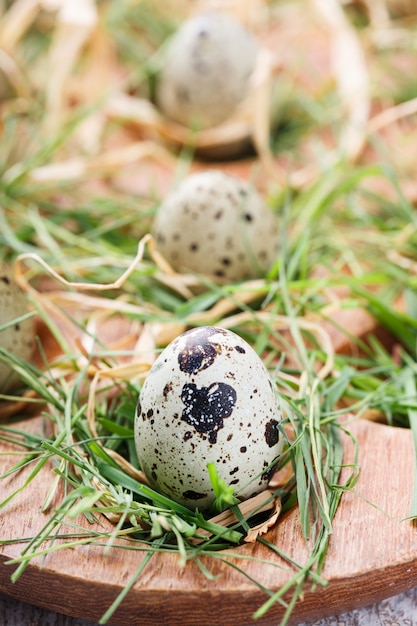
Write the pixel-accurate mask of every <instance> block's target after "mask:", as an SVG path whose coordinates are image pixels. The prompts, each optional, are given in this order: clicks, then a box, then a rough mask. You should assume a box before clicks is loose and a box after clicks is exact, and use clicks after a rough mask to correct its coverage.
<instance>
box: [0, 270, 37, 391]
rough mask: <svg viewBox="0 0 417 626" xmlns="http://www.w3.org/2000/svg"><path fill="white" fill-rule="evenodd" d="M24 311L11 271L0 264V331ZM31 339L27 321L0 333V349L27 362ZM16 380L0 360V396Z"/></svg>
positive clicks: (11, 371) (31, 323)
mask: <svg viewBox="0 0 417 626" xmlns="http://www.w3.org/2000/svg"><path fill="white" fill-rule="evenodd" d="M27 312H28V306H27V302H26V298H25V295H24V293H23V291H22V290H21V289H20V287H19V286H18V285H17V283H16V282H15V280H14V278H13V275H12V270H11V268H10V267H9V266H8V265H7V264H4V263H0V329H1V328H3V327H4V326H7V324H8V323H9V322H12V321H13V320H15V319H17V318H19V317H21V316H22V315H25V313H27ZM34 339H35V330H34V324H33V320H32V319H31V318H28V319H26V320H24V321H22V322H16V323H13V324H12V325H11V326H7V328H4V330H0V347H1V348H3V349H4V350H7V351H8V352H10V353H11V354H13V355H14V356H16V357H18V358H20V359H22V360H24V361H29V360H30V359H31V357H32V353H33V349H34ZM18 381H19V379H18V375H17V374H16V372H14V371H13V370H12V369H11V368H10V367H9V366H8V365H6V364H5V363H2V362H1V361H0V393H5V392H6V391H9V390H10V389H12V388H13V387H15V386H16V385H17V384H18Z"/></svg>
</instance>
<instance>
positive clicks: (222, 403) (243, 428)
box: [135, 326, 283, 511]
mask: <svg viewBox="0 0 417 626" xmlns="http://www.w3.org/2000/svg"><path fill="white" fill-rule="evenodd" d="M281 420H282V412H281V406H280V401H279V398H278V395H277V392H276V389H275V385H274V383H273V381H272V379H271V377H270V375H269V373H268V371H267V369H266V367H265V365H264V364H263V362H262V360H261V359H260V357H259V356H258V355H257V353H256V352H255V350H254V349H253V348H252V347H251V346H250V345H249V344H248V343H247V342H246V341H244V340H243V339H242V338H241V337H240V336H239V335H237V334H235V333H234V332H232V331H229V330H226V329H223V328H217V327H213V326H203V327H198V328H194V329H192V330H189V331H186V332H185V333H183V334H182V335H180V336H178V337H177V338H176V339H174V340H173V341H172V342H171V343H170V344H169V345H168V346H167V347H166V348H165V349H164V351H163V352H162V353H161V354H160V355H159V357H158V359H157V360H156V361H155V363H154V365H153V366H152V368H151V370H150V371H149V373H148V375H147V377H146V379H145V382H144V384H143V387H142V390H141V393H140V398H139V402H138V405H137V412H136V419H135V445H136V450H137V454H138V458H139V461H140V464H141V467H142V469H143V471H144V472H145V474H146V476H147V478H148V480H149V482H150V484H151V486H152V487H153V488H154V489H155V490H157V491H158V492H160V493H163V494H165V495H167V496H169V497H170V498H172V499H173V500H175V501H176V502H178V503H180V504H182V505H184V506H186V507H189V508H191V509H194V508H196V507H198V508H199V510H201V511H205V510H207V509H208V508H209V507H210V505H211V504H212V503H213V501H214V499H215V495H214V492H213V488H212V485H211V481H210V478H209V474H208V470H207V464H208V463H211V462H214V463H215V465H216V469H217V473H218V475H219V477H220V478H222V479H223V480H224V481H225V482H226V484H228V485H233V486H234V488H235V494H236V495H237V497H238V498H240V499H242V500H244V499H247V498H249V497H252V496H253V495H256V494H257V493H260V492H261V491H263V490H264V489H266V487H267V485H268V481H269V479H270V477H271V474H272V473H273V471H274V465H275V464H276V461H277V458H278V457H279V455H280V453H281V451H282V447H283V435H282V434H281V432H280V430H279V424H280V422H281Z"/></svg>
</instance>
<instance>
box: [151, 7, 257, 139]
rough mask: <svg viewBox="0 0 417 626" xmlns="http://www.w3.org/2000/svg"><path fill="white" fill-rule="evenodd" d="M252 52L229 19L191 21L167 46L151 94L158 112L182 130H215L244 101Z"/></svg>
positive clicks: (247, 37)
mask: <svg viewBox="0 0 417 626" xmlns="http://www.w3.org/2000/svg"><path fill="white" fill-rule="evenodd" d="M256 53H257V44H256V42H255V39H254V37H253V36H252V34H251V33H249V31H247V29H246V28H245V27H244V26H243V25H242V24H241V23H240V22H238V21H237V20H235V19H234V18H233V17H232V16H231V15H228V14H226V13H221V12H219V13H217V12H207V13H203V14H198V15H195V16H193V17H192V18H190V19H189V20H187V21H186V22H184V24H183V25H182V27H180V28H179V30H178V31H177V32H176V33H175V34H174V35H173V37H172V39H171V41H170V42H169V45H168V46H167V50H166V57H165V61H164V64H163V66H162V69H161V71H160V73H159V77H158V80H157V85H156V91H155V100H156V105H157V107H158V108H159V109H160V111H161V112H162V113H163V114H164V115H165V116H166V117H167V118H169V119H171V120H173V121H175V122H178V123H180V124H182V125H184V126H187V127H192V128H196V129H205V128H211V127H213V126H217V125H218V124H220V123H222V122H224V121H225V120H226V119H227V118H229V117H230V116H231V115H232V113H233V112H234V110H235V109H236V107H237V106H238V105H239V103H241V102H242V101H243V100H244V99H245V97H246V96H247V94H248V92H249V87H250V77H251V74H252V72H253V70H254V67H255V62H256Z"/></svg>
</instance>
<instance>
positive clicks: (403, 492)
mask: <svg viewBox="0 0 417 626" xmlns="http://www.w3.org/2000/svg"><path fill="white" fill-rule="evenodd" d="M25 427H26V428H30V429H35V430H38V431H39V432H41V430H42V420H41V418H34V419H32V420H28V421H27V422H26V423H25ZM351 429H352V432H354V433H355V435H356V436H357V439H358V442H359V451H360V459H359V461H360V465H361V468H362V472H361V477H360V480H359V482H358V485H357V487H356V489H355V493H351V492H349V493H346V494H345V495H344V497H343V499H342V502H341V505H340V508H339V510H338V512H337V515H336V519H335V523H334V534H333V537H332V541H331V544H330V551H329V553H328V558H327V560H326V565H325V568H324V572H323V575H324V577H325V578H326V579H327V580H328V581H329V584H328V586H327V587H320V588H318V589H317V590H316V591H314V592H312V591H310V590H306V593H305V596H304V600H303V602H301V603H299V604H298V606H297V607H296V608H295V611H294V613H293V618H292V623H299V622H300V621H302V620H311V619H315V618H318V617H325V616H326V615H335V614H340V613H341V612H343V611H346V610H350V609H352V608H355V607H359V606H365V605H367V604H369V603H372V602H375V601H378V600H381V599H383V598H386V597H389V596H392V595H394V594H396V593H399V592H401V591H404V590H406V589H410V588H412V587H413V586H414V585H415V581H416V572H417V530H416V529H415V527H414V526H413V524H412V523H411V522H410V521H407V520H405V519H404V518H406V517H407V515H408V514H409V503H410V497H411V491H412V484H411V483H412V481H411V479H410V474H411V472H410V469H411V468H412V467H413V464H414V453H413V445H412V438H411V432H410V431H409V430H405V429H397V428H391V427H388V426H384V425H381V424H375V423H371V422H367V421H364V420H360V421H357V422H356V423H355V424H353V425H352V427H351ZM1 451H2V452H3V454H1V456H0V473H1V474H3V472H4V471H5V470H6V469H7V468H8V467H10V466H11V465H12V464H13V463H14V462H15V458H14V457H12V456H11V454H9V453H10V452H11V450H10V449H9V450H7V449H6V447H5V444H2V450H1ZM352 452H353V450H352V447H351V444H350V443H349V441H346V442H345V461H346V462H347V463H349V462H350V461H351V460H352ZM4 453H5V454H4ZM24 478H25V472H24V471H23V472H21V473H20V474H19V475H17V476H13V477H10V478H9V479H7V480H6V481H5V480H3V481H2V498H4V497H5V496H6V494H7V493H8V492H11V491H12V490H14V489H16V488H17V487H18V486H19V485H20V484H22V483H23V481H24ZM52 480H53V474H52V473H51V471H50V469H48V468H46V469H45V471H43V472H42V473H41V474H40V475H39V476H38V477H37V478H36V480H35V482H34V483H33V484H32V485H31V487H30V489H25V490H23V491H22V492H21V494H20V495H19V497H18V498H17V499H16V500H14V501H13V502H12V503H11V504H10V505H9V506H8V507H7V508H6V509H5V510H4V511H3V512H2V516H1V517H0V541H3V540H7V539H10V538H11V537H28V536H33V535H34V534H35V533H36V531H37V530H38V529H40V528H41V527H42V526H43V524H44V523H45V516H44V514H43V513H42V512H41V511H40V506H41V504H42V503H43V501H44V498H45V496H46V494H47V492H48V489H49V487H50V484H51V481H52ZM103 523H104V522H103ZM268 539H269V540H271V541H274V542H275V543H276V544H277V545H278V546H280V547H281V548H282V549H283V550H284V551H285V552H287V553H289V554H290V555H292V556H293V558H294V559H296V560H297V561H298V562H300V563H304V562H305V559H306V556H307V551H306V549H305V546H304V542H303V539H302V535H301V531H300V525H299V519H298V511H297V509H294V510H292V511H291V512H290V513H289V514H287V515H286V516H285V517H283V518H282V519H281V521H280V522H279V523H278V524H277V525H276V526H275V527H274V528H273V529H272V530H271V531H270V533H269V534H268ZM21 549H22V545H21V544H11V545H3V546H1V548H0V592H2V593H5V594H7V595H10V596H12V597H15V598H18V599H24V600H25V601H27V602H30V603H32V604H35V605H38V606H43V607H48V608H50V609H52V610H57V611H60V612H62V613H65V614H68V615H72V616H74V617H80V618H84V619H88V620H98V619H99V618H100V617H101V616H102V614H103V613H104V611H105V610H106V609H107V608H108V606H109V605H110V603H111V602H112V600H114V598H115V597H116V596H117V594H118V593H119V592H120V591H121V589H122V588H123V587H124V585H126V583H127V582H128V581H129V579H130V577H131V575H132V574H133V572H134V571H135V570H136V569H137V567H138V565H139V562H140V560H141V558H143V557H142V556H141V554H140V553H138V552H137V551H129V550H123V549H118V548H114V549H113V550H111V552H110V553H109V554H107V555H106V554H104V552H103V548H101V547H98V546H84V547H78V548H77V549H76V550H71V549H66V550H65V551H58V552H56V553H53V554H50V555H49V556H48V557H47V558H46V559H45V560H43V561H41V560H38V561H36V562H33V563H32V564H31V565H29V566H28V568H27V570H26V571H25V572H24V574H23V575H22V577H21V578H20V579H19V581H18V582H17V583H15V584H13V583H11V582H10V575H11V573H12V571H13V568H12V567H11V566H10V565H7V564H6V561H7V560H8V559H9V558H13V557H15V556H17V555H18V554H19V553H20V551H21ZM230 553H231V551H230V550H228V554H230ZM233 554H234V555H235V556H237V557H241V556H245V555H249V556H255V557H267V558H268V561H269V562H270V563H271V564H270V565H269V564H266V565H262V566H261V565H260V564H259V562H257V561H245V571H246V572H247V574H248V575H249V576H253V577H254V578H256V579H257V580H259V581H261V582H262V584H263V585H265V586H266V587H268V588H272V589H277V588H279V587H280V586H281V585H282V584H284V583H285V582H286V581H287V580H289V579H290V578H291V577H292V575H293V573H294V571H293V570H292V569H289V568H288V566H287V565H285V564H284V563H283V562H280V559H279V557H277V556H276V557H275V556H273V555H272V554H271V552H270V551H268V550H266V549H265V548H264V547H263V546H262V545H260V544H255V545H248V544H247V545H243V546H240V547H238V548H235V549H234V551H233ZM238 562H239V563H240V564H241V561H238ZM205 564H206V565H207V566H208V567H209V568H210V570H211V571H212V572H213V573H214V574H216V575H219V577H218V578H216V579H215V580H214V581H209V580H207V578H205V576H204V575H203V574H202V573H201V571H200V570H199V569H198V567H197V566H195V564H194V563H191V562H190V563H189V564H187V566H186V567H185V568H180V567H179V563H178V556H177V555H176V554H158V555H156V556H155V557H154V558H153V559H152V560H151V561H150V562H149V564H148V565H147V566H146V568H145V569H144V571H143V574H142V576H141V578H140V581H139V582H138V583H137V584H136V585H135V586H134V588H133V589H132V590H131V592H130V593H129V594H128V596H127V598H126V599H125V601H124V602H123V604H122V605H121V607H120V608H119V610H118V611H117V613H116V614H115V615H114V616H113V618H112V620H111V621H110V623H112V624H127V623H133V624H138V625H142V624H143V625H145V624H146V625H147V626H153V625H155V626H156V625H157V624H161V623H165V624H172V625H173V626H175V625H176V624H178V625H179V624H183V625H184V626H191V625H194V624H196V623H198V624H201V625H206V626H211V625H214V624H222V626H231V625H232V624H236V623H239V624H250V623H252V614H253V612H254V611H255V610H256V609H257V608H258V607H259V606H260V605H261V604H262V603H263V602H264V601H265V599H266V596H265V594H264V593H263V592H262V591H261V590H260V589H258V588H257V587H256V586H254V585H253V584H252V583H251V582H250V581H249V580H248V579H246V578H244V577H243V576H242V575H240V574H239V573H238V572H237V571H235V570H234V569H232V568H231V567H229V566H226V565H225V564H223V563H221V562H219V561H218V560H214V559H209V560H206V561H205ZM276 565H280V566H282V567H276ZM281 615H282V608H281V607H280V606H278V605H276V606H275V607H274V608H273V609H271V610H270V611H269V612H268V613H267V615H266V616H265V618H263V619H261V620H260V621H257V622H256V623H258V624H261V625H262V626H263V625H264V624H265V625H267V624H271V625H272V624H276V623H277V620H278V619H279V617H280V616H281Z"/></svg>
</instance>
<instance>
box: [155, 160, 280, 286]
mask: <svg viewBox="0 0 417 626" xmlns="http://www.w3.org/2000/svg"><path fill="white" fill-rule="evenodd" d="M153 234H154V237H155V239H156V245H157V247H158V250H159V251H160V252H161V253H162V255H163V256H164V257H165V258H166V259H167V261H168V262H169V263H170V264H171V266H172V267H173V268H174V269H175V270H176V271H191V272H196V273H198V274H204V275H206V276H209V277H210V278H213V279H214V280H222V281H233V280H244V279H247V278H252V277H255V276H259V275H262V274H263V273H264V272H265V271H266V270H267V269H268V268H269V267H270V266H271V265H272V263H273V261H274V259H275V258H276V256H277V252H278V227H277V222H276V216H275V215H274V213H273V212H272V211H271V210H270V208H269V207H268V206H267V205H266V204H265V202H264V200H263V198H262V197H261V195H260V194H259V193H258V191H257V190H256V189H255V188H254V187H253V186H252V185H251V184H250V183H248V182H247V181H244V180H241V179H240V178H237V177H235V176H231V175H229V174H226V173H224V172H222V171H217V170H210V171H204V172H198V173H196V174H192V175H190V176H188V177H187V178H185V179H184V180H183V181H182V183H181V184H180V185H179V186H178V187H177V188H176V189H175V190H174V191H173V192H172V193H170V194H169V195H168V196H167V198H166V199H165V201H164V202H163V203H162V204H161V206H160V207H159V210H158V212H157V214H156V216H155V220H154V224H153Z"/></svg>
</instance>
